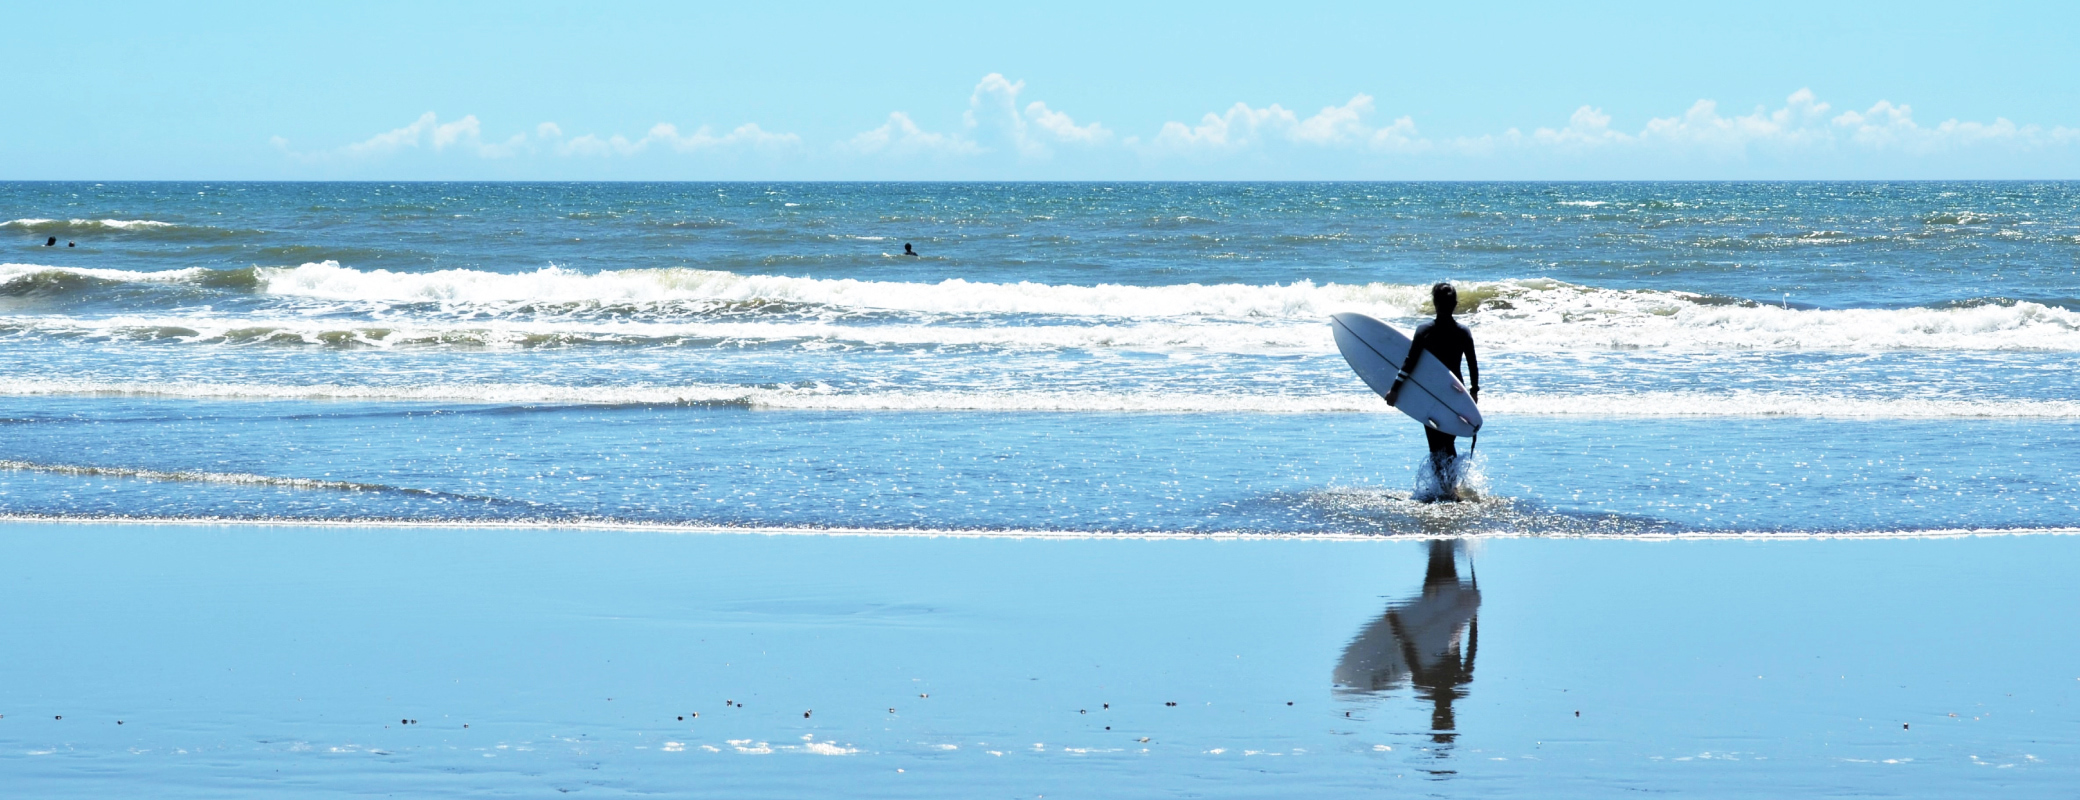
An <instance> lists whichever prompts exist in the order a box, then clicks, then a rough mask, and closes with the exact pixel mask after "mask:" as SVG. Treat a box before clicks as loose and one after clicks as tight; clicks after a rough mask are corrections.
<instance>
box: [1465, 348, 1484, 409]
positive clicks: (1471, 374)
mask: <svg viewBox="0 0 2080 800" xmlns="http://www.w3.org/2000/svg"><path fill="white" fill-rule="evenodd" d="M1466 377H1468V378H1471V379H1472V383H1471V385H1469V386H1468V387H1467V389H1466V392H1467V393H1468V394H1471V395H1473V401H1474V402H1476V403H1478V402H1480V400H1481V362H1480V359H1477V358H1474V357H1473V336H1472V334H1468V335H1467V337H1466Z"/></svg>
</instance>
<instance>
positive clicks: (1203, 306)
mask: <svg viewBox="0 0 2080 800" xmlns="http://www.w3.org/2000/svg"><path fill="white" fill-rule="evenodd" d="M257 274H258V277H259V279H260V284H261V286H262V289H263V291H266V292H268V293H270V294H277V295H288V296H297V297H312V298H322V299H328V300H351V301H378V302H389V303H425V302H437V303H454V304H493V305H497V304H518V303H527V304H627V303H633V304H658V303H674V302H677V303H687V302H699V303H714V302H726V303H746V302H788V303H802V304H813V305H820V306H829V307H833V308H844V309H860V310H881V311H914V312H926V313H943V314H1053V315H1064V316H1096V317H1108V316H1109V317H1140V318H1147V317H1202V316H1215V317H1244V318H1249V317H1255V318H1270V319H1295V318H1307V319H1320V318H1323V317H1326V316H1327V315H1328V314H1330V313H1333V312H1335V311H1341V310H1347V309H1351V308H1359V307H1362V308H1370V309H1374V310H1384V311H1385V312H1386V313H1389V314H1391V315H1395V316H1399V315H1404V314H1410V313H1415V312H1416V311H1418V310H1419V309H1420V305H1421V302H1422V301H1423V300H1424V299H1425V298H1427V297H1428V294H1427V290H1426V289H1419V288H1418V287H1414V286H1403V285H1399V284H1382V283H1375V284H1364V285H1343V284H1323V285H1316V284H1314V283H1313V282H1310V281H1299V282H1295V283H1291V284H1274V285H1269V286H1258V285H1249V284H1215V285H1204V284H1197V283H1191V284H1181V285H1171V286H1123V285H1117V284H1099V285H1096V286H1072V285H1054V284H1044V283H1032V282H1020V283H977V282H972V281H966V280H962V279H959V278H953V279H949V280H945V281H940V282H937V283H905V282H898V281H862V280H855V279H851V278H845V279H824V278H797V277H788V276H783V275H743V274H738V273H734V272H721V271H716V270H701V269H683V268H671V269H640V270H619V271H609V272H598V273H585V272H578V271H575V270H568V269H563V268H560V267H546V268H543V269H541V270H537V271H535V272H525V273H513V274H508V273H497V272H483V271H479V270H466V269H451V270H440V271H437V272H423V273H401V272H391V271H389V270H381V269H378V270H367V271H363V270H355V269H349V268H346V267H342V266H340V265H339V263H338V262H336V261H326V262H323V263H318V264H304V265H302V266H299V267H266V268H262V269H260V270H259V271H258V273H257Z"/></svg>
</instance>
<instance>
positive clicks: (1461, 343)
mask: <svg viewBox="0 0 2080 800" xmlns="http://www.w3.org/2000/svg"><path fill="white" fill-rule="evenodd" d="M1430 299H1431V301H1432V302H1434V303H1435V304H1436V305H1437V319H1434V320H1431V321H1429V322H1425V323H1423V324H1421V325H1418V326H1416V335H1415V336H1414V337H1413V338H1411V339H1410V345H1409V348H1408V360H1407V361H1405V362H1403V363H1402V365H1401V372H1400V374H1398V375H1396V376H1394V386H1393V388H1391V389H1388V390H1387V405H1390V406H1391V405H1398V404H1399V403H1400V402H1401V382H1402V381H1405V380H1408V371H1409V370H1412V369H1415V368H1416V359H1418V358H1421V357H1422V355H1423V353H1424V352H1425V351H1428V352H1429V353H1430V355H1433V356H1436V357H1437V360H1438V361H1441V362H1444V365H1445V367H1446V368H1447V369H1450V370H1451V371H1452V374H1453V375H1454V376H1457V377H1458V378H1459V379H1460V380H1462V381H1466V386H1467V389H1466V393H1467V394H1470V395H1472V396H1473V399H1474V402H1480V399H1481V366H1480V362H1479V361H1476V360H1475V359H1474V356H1473V332H1472V331H1469V330H1467V329H1466V326H1464V325H1461V324H1459V321H1458V320H1456V319H1453V318H1452V314H1453V312H1456V311H1458V310H1459V290H1457V289H1454V288H1452V285H1451V284H1450V283H1443V282H1440V283H1438V284H1437V285H1435V286H1432V287H1430ZM1460 356H1465V357H1466V372H1464V373H1462V372H1460V371H1459V357H1460ZM1469 374H1471V376H1472V380H1467V377H1468V375H1469ZM1423 436H1424V438H1426V439H1429V440H1430V469H1431V471H1432V473H1433V474H1435V475H1436V477H1437V491H1438V494H1439V498H1438V499H1441V500H1458V499H1459V481H1458V477H1457V475H1458V470H1457V466H1458V461H1459V448H1458V447H1457V446H1456V445H1455V441H1456V437H1454V436H1452V435H1451V434H1449V433H1443V432H1440V431H1438V430H1436V429H1434V428H1429V427H1425V428H1423Z"/></svg>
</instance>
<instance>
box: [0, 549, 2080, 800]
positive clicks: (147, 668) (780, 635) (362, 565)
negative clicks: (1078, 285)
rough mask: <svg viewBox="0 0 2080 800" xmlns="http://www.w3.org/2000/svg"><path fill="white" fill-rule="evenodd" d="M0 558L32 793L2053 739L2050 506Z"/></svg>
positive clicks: (1408, 786)
mask: <svg viewBox="0 0 2080 800" xmlns="http://www.w3.org/2000/svg"><path fill="white" fill-rule="evenodd" d="M0 563H5V564H7V565H9V571H10V580H9V581H7V582H5V583H4V584H0V602H5V603H6V604H7V607H8V608H9V609H11V613H10V615H9V621H8V623H7V633H8V640H9V642H10V646H9V653H10V656H9V658H8V659H6V660H4V661H0V773H4V774H6V775H8V776H9V778H8V782H9V783H10V784H12V785H14V786H17V787H22V788H23V789H24V790H25V791H27V792H28V793H29V794H33V795H35V796H81V797H85V796H98V795H105V794H106V793H107V790H108V789H110V788H111V787H112V786H115V785H117V782H122V784H121V785H132V784H133V783H135V782H138V781H149V782H151V784H152V785H154V786H155V787H160V789H161V790H162V791H160V795H161V796H169V797H189V796H193V797H201V796H211V797H221V796H233V795H254V796H257V795H276V794H279V793H281V792H284V791H293V792H295V793H297V794H299V795H303V796H324V795H334V794H340V795H344V794H358V793H366V792H370V791H410V792H412V793H414V794H421V795H426V794H432V795H441V794H472V795H474V794H486V793H513V794H521V795H533V794H542V793H547V792H548V791H549V790H569V791H573V792H578V791H583V792H590V793H594V794H608V795H625V794H637V793H646V794H647V793H655V792H664V793H675V794H710V795H727V796H733V797H782V796H802V795H804V794H810V793H817V792H830V791H837V790H842V791H843V792H844V793H846V794H848V795H851V796H868V797H879V796H887V797H936V796H949V797H951V796H960V797H967V796H975V795H976V794H978V792H982V793H989V792H994V793H998V794H1006V795H1018V794H1033V795H1051V796H1052V795H1059V796H1081V795H1093V794H1104V795H1120V794H1134V795H1139V796H1168V795H1178V794H1193V795H1208V796H1267V795H1281V796H1285V795H1290V796H1321V795H1322V794H1323V793H1351V792H1356V791H1381V790H1384V791H1396V790H1397V786H1402V787H1403V788H1399V789H1398V791H1421V792H1426V793H1432V794H1440V795H1444V796H1484V797H1485V796H1496V795H1524V796H1608V795H1610V794H1612V793H1615V792H1619V791H1633V790H1640V791H1699V792H1710V793H1713V794H1714V795H1720V796H1723V795H1727V794H1740V795H1750V796H1811V795H1818V794H1832V793H1841V792H1865V793H1880V794H1891V795H1898V796H1919V797H1955V796H1967V795H1976V794H1984V793H1989V792H1994V793H2013V794H2019V795H2024V796H2043V795H2046V794H2055V793H2056V792H2058V791H2063V789H2062V788H2060V787H2070V786H2072V785H2074V783H2075V781H2076V778H2080V771H2076V769H2075V764H2076V763H2080V737H2076V735H2075V731H2076V730H2080V724H2076V723H2080V711H2076V709H2080V673H2075V672H2074V671H2073V666H2072V665H2073V664H2075V663H2076V662H2080V659H2076V658H2075V655H2076V654H2080V653H2076V647H2075V645H2074V644H2073V640H2072V637H2070V636H2068V635H2066V634H2065V632H2066V631H2069V630H2071V629H2072V627H2073V623H2074V622H2075V620H2074V619H2073V615H2074V609H2076V608H2080V602H2076V601H2080V588H2075V587H2074V586H2073V584H2072V583H2071V581H2070V580H2069V576H2070V575H2071V574H2072V573H2073V569H2074V567H2075V566H2080V538H2075V537H2072V536H2062V535H2036V536H2003V537H1977V538H1952V539H1873V540H1853V541H1852V540H1825V539H1791V540H1774V541H1756V540H1709V541H1703V540H1680V541H1624V540H1580V539H1492V540H1471V541H1436V542H1422V541H1417V542H1410V541H1370V542H1367V541H1307V540H1290V539H1288V540H1264V539H1258V540H1249V539H1245V540H1225V541H1210V540H1197V541H1193V540H1105V539H1066V540H1041V539H1015V538H928V537H903V536H892V537H891V536H850V537H848V536H827V535H767V534H683V533H681V534H665V533H630V532H614V531H597V530H594V531H585V530H513V529H502V530H490V529H454V528H448V529H442V528H379V527H351V526H349V527H289V526H243V525H234V526H198V525H100V524H92V523H68V524H23V523H14V524H10V525H8V526H6V528H5V535H4V536H0ZM1476 663H1477V664H1478V669H1477V670H1476ZM119 721H120V724H118V722H119ZM1418 782H1420V784H1421V787H1420V788H1418V787H1417V786H1414V785H1412V784H1416V783H1418ZM1727 787H1738V788H1737V789H1729V788H1727Z"/></svg>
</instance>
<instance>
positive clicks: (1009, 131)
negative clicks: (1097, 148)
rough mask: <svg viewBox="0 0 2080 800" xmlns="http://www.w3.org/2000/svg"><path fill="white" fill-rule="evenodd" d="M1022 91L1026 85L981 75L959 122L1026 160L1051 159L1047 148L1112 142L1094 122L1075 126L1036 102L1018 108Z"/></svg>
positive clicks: (1109, 133) (1070, 119) (1108, 133)
mask: <svg viewBox="0 0 2080 800" xmlns="http://www.w3.org/2000/svg"><path fill="white" fill-rule="evenodd" d="M1025 88H1026V82H1025V81H1018V82H1016V83H1013V82H1012V81H1010V80H1009V79H1006V78H1005V77H1004V76H1003V75H1002V74H1001V73H996V72H992V73H990V74H988V75H984V76H982V80H981V82H979V83H977V84H975V91H974V92H972V93H970V94H969V95H968V111H967V113H966V114H964V115H963V116H962V119H963V120H964V121H966V122H967V126H968V128H970V129H980V130H984V131H988V132H989V133H992V134H995V135H1000V136H1003V137H1004V138H1006V139H1008V140H1009V142H1010V144H1011V147H1012V149H1013V151H1015V152H1017V153H1018V154H1019V155H1020V156H1022V157H1025V158H1045V157H1047V156H1049V155H1052V154H1053V152H1054V151H1053V148H1052V147H1050V145H1055V144H1069V145H1081V146H1092V145H1099V144H1103V143H1105V142H1106V141H1107V140H1109V139H1111V138H1112V131H1109V130H1106V129H1105V126H1103V125H1100V124H1098V123H1095V122H1093V123H1090V124H1088V125H1078V124H1076V120H1075V118H1073V117H1070V116H1069V115H1068V114H1067V113H1064V112H1061V111H1056V110H1054V109H1051V108H1048V107H1047V104H1046V103H1043V102H1040V101H1038V100H1035V101H1033V102H1031V103H1028V104H1026V106H1025V107H1024V108H1020V107H1019V105H1018V94H1019V92H1022V91H1025Z"/></svg>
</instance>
